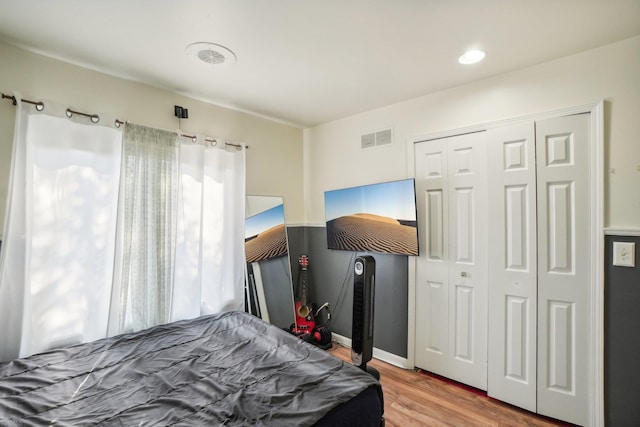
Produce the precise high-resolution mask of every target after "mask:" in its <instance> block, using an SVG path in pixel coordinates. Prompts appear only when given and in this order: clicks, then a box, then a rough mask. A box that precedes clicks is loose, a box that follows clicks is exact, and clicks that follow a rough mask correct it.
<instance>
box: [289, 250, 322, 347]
mask: <svg viewBox="0 0 640 427" xmlns="http://www.w3.org/2000/svg"><path fill="white" fill-rule="evenodd" d="M298 264H299V265H300V275H299V276H298V296H297V298H296V306H295V310H296V321H295V324H294V325H293V330H292V331H291V332H293V333H294V334H295V335H302V334H311V333H312V332H313V330H314V328H315V327H316V322H315V320H314V319H313V310H312V308H311V307H310V306H309V305H307V286H308V281H309V277H308V274H309V272H308V267H309V258H307V256H306V255H300V258H298Z"/></svg>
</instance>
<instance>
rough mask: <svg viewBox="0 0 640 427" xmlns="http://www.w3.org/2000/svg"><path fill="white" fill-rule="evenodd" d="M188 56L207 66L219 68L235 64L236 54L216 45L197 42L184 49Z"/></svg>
mask: <svg viewBox="0 0 640 427" xmlns="http://www.w3.org/2000/svg"><path fill="white" fill-rule="evenodd" d="M185 52H186V53H187V55H189V56H193V57H194V58H197V59H199V60H200V61H202V62H204V63H205V64H208V65H214V66H221V65H230V64H233V63H235V62H236V60H237V57H236V54H235V53H233V52H232V51H231V50H230V49H228V48H226V47H224V46H222V45H219V44H217V43H208V42H197V43H191V44H190V45H189V46H187V47H186V49H185Z"/></svg>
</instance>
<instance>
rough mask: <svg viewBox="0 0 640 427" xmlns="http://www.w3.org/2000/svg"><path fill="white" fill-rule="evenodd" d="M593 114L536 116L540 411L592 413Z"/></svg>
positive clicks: (566, 416) (576, 416)
mask: <svg viewBox="0 0 640 427" xmlns="http://www.w3.org/2000/svg"><path fill="white" fill-rule="evenodd" d="M589 123H590V117H589V114H579V115H573V116H566V117H559V118H554V119H547V120H542V121H537V122H536V151H537V156H536V157H537V174H538V179H537V185H538V192H537V193H538V230H539V236H538V393H537V398H538V413H540V414H543V415H548V416H551V417H554V418H558V419H561V420H565V421H569V422H572V423H575V424H580V425H585V424H587V422H588V414H589V410H588V409H589V390H590V385H589V384H590V381H589V379H590V374H589V369H588V367H589V360H588V359H589V354H590V353H589V348H590V347H589V330H590V327H589V324H590V316H591V313H590V305H589V295H590V264H591V262H593V261H595V260H592V259H590V250H589V248H590V247H591V246H592V245H593V244H595V242H591V241H590V238H589V236H590V235H591V233H590V230H589V224H590V212H591V209H590V200H589V194H590V192H589V185H590V179H589V178H590V174H589V149H590V140H589V138H590V135H589Z"/></svg>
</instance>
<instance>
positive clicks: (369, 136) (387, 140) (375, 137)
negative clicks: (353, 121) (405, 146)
mask: <svg viewBox="0 0 640 427" xmlns="http://www.w3.org/2000/svg"><path fill="white" fill-rule="evenodd" d="M392 142H393V138H392V133H391V128H389V129H382V130H379V131H375V132H371V133H365V134H363V135H362V136H361V137H360V148H362V149H363V150H364V149H367V148H373V147H380V146H382V145H391V143H392Z"/></svg>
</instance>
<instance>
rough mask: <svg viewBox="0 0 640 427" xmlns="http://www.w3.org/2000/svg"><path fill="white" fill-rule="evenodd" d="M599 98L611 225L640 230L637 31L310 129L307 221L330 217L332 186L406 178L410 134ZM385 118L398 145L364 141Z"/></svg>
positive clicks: (319, 221)
mask: <svg viewBox="0 0 640 427" xmlns="http://www.w3.org/2000/svg"><path fill="white" fill-rule="evenodd" d="M487 60H490V58H489V59H487ZM380 84H381V85H384V82H380ZM598 100H604V101H605V171H607V173H606V174H605V175H606V176H605V209H606V212H605V226H608V227H611V228H635V229H640V37H634V38H631V39H628V40H625V41H622V42H618V43H615V44H611V45H607V46H604V47H602V48H598V49H594V50H590V51H587V52H583V53H580V54H577V55H572V56H569V57H565V58H561V59H558V60H555V61H552V62H548V63H544V64H541V65H538V66H534V67H530V68H526V69H523V70H519V71H516V72H511V73H508V74H503V75H499V76H495V77H492V78H489V79H485V80H481V81H476V82H474V83H471V84H468V85H464V86H459V87H455V88H452V89H448V90H444V91H441V92H437V93H433V94H430V95H426V96H422V97H419V98H416V99H413V100H410V101H406V102H402V103H398V104H394V105H390V106H387V107H384V108H380V109H377V110H373V111H369V112H365V113H361V114H358V115H355V116H352V117H348V118H344V119H342V120H337V121H334V122H331V123H327V124H324V125H321V126H317V127H315V128H312V129H308V130H306V131H305V134H304V140H305V144H304V156H305V169H304V174H305V215H306V222H307V223H308V224H311V225H319V224H324V191H326V190H332V189H336V188H343V187H350V186H354V185H361V184H369V183H374V182H382V181H387V180H393V179H402V178H407V177H410V173H409V172H408V171H409V170H410V169H409V168H408V166H407V157H408V156H407V141H408V140H409V139H412V138H415V137H417V136H421V135H427V134H433V133H436V132H441V131H448V130H453V129H457V128H462V127H467V126H473V125H480V124H483V123H489V122H494V121H499V120H503V119H508V118H515V117H521V116H527V115H531V114H538V113H544V112H547V111H553V110H559V109H562V108H566V107H572V106H576V105H583V104H587V103H591V102H595V101H598ZM389 126H392V127H393V130H394V143H393V145H391V146H388V147H380V148H374V149H369V150H361V149H360V135H361V134H362V133H366V132H368V131H370V130H375V129H381V128H385V127H389ZM614 169H615V172H609V171H610V170H614Z"/></svg>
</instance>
